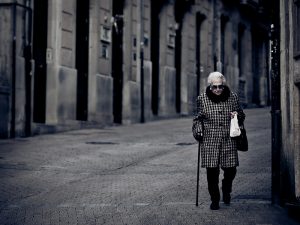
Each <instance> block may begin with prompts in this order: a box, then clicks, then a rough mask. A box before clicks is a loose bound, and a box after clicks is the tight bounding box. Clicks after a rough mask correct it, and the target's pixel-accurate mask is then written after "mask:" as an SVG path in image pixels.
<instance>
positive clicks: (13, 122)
mask: <svg viewBox="0 0 300 225" xmlns="http://www.w3.org/2000/svg"><path fill="white" fill-rule="evenodd" d="M16 13H17V6H16V4H14V5H13V35H12V40H13V42H12V78H11V83H12V84H11V89H12V95H11V127H10V137H11V138H14V137H15V135H16V129H15V126H16V23H17V18H16Z"/></svg>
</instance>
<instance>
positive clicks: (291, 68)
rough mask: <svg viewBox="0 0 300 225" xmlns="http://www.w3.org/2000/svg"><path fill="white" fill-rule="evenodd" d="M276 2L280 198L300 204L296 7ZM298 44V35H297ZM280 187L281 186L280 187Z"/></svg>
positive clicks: (299, 119)
mask: <svg viewBox="0 0 300 225" xmlns="http://www.w3.org/2000/svg"><path fill="white" fill-rule="evenodd" d="M294 4H295V3H294V1H280V10H281V11H280V27H281V33H280V39H281V42H280V44H281V46H280V49H281V51H280V52H281V54H280V83H281V110H282V111H281V112H282V124H281V126H282V148H281V171H280V172H281V177H280V178H281V182H282V187H281V194H282V197H283V198H284V199H283V201H286V202H293V201H295V200H296V199H297V200H298V201H300V104H299V103H300V89H299V88H300V76H299V69H300V60H299V57H298V54H297V53H296V41H297V39H295V37H297V36H296V32H295V31H296V30H297V29H298V28H296V27H295V26H296V24H294V21H295V20H296V14H295V12H296V11H294V10H295V8H296V6H295V5H294ZM298 41H299V35H298ZM283 184H284V185H283Z"/></svg>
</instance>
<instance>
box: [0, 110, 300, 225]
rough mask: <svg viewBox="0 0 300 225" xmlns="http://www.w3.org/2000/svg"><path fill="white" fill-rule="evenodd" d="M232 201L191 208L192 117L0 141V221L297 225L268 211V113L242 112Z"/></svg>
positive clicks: (203, 192) (204, 197) (278, 211)
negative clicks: (243, 132) (242, 139)
mask: <svg viewBox="0 0 300 225" xmlns="http://www.w3.org/2000/svg"><path fill="white" fill-rule="evenodd" d="M245 113H246V125H245V126H246V129H247V133H248V140H249V151H248V152H243V153H240V154H239V157H240V166H239V167H238V173H237V177H236V179H235V181H234V184H233V193H232V204H231V205H230V206H225V205H224V204H221V205H220V210H217V211H211V210H210V209H209V205H210V199H209V195H208V191H207V187H206V176H205V170H204V169H201V170H200V192H199V207H196V206H195V196H196V171H197V143H196V142H195V141H194V139H193V137H192V132H191V124H192V119H191V118H190V117H184V118H177V119H168V120H158V121H154V122H148V123H145V124H134V125H122V126H114V127H107V128H104V129H85V130H77V131H70V132H64V133H57V134H49V135H40V136H35V137H30V138H17V139H8V140H0V179H1V186H0V204H1V205H0V206H1V211H0V224H1V225H5V224H9V225H10V224H18V225H19V224H22V225H23V224H24V225H25V224H26V225H29V224H30V225H31V224H42V225H44V224H45V225H46V224H47V225H48V224H49V225H50V224H51V225H52V224H53V225H59V224H61V225H66V224H70V225H75V224H80V225H87V224H94V225H98V224H112V225H118V224H130V225H131V224H141V225H150V224H153V225H158V224H161V225H167V224H172V225H173V224H187V225H189V224H204V225H206V224H207V225H208V224H211V225H213V224H220V225H221V224H222V225H224V224H228V225H229V224H230V225H232V224H239V225H240V224H249V225H250V224H251V225H253V224H257V225H258V224H272V225H276V224H277V225H289V224H291V225H293V224H298V223H297V222H295V221H293V220H292V219H291V218H289V217H288V215H287V213H286V211H285V210H284V209H282V208H279V207H276V206H273V205H271V115H270V108H260V109H247V110H245Z"/></svg>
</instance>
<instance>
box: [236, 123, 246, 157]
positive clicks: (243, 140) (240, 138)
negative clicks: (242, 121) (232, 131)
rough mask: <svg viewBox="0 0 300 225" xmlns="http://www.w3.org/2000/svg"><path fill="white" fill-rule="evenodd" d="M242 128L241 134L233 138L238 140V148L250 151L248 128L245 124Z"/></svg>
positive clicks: (242, 150)
mask: <svg viewBox="0 0 300 225" xmlns="http://www.w3.org/2000/svg"><path fill="white" fill-rule="evenodd" d="M240 130H241V135H240V136H237V137H234V138H233V139H235V140H236V147H237V150H238V151H241V152H246V151H248V138H247V133H246V129H245V127H244V126H241V127H240Z"/></svg>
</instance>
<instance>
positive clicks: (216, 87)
mask: <svg viewBox="0 0 300 225" xmlns="http://www.w3.org/2000/svg"><path fill="white" fill-rule="evenodd" d="M210 87H211V89H212V90H217V89H220V90H223V89H224V85H223V84H221V85H210Z"/></svg>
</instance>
